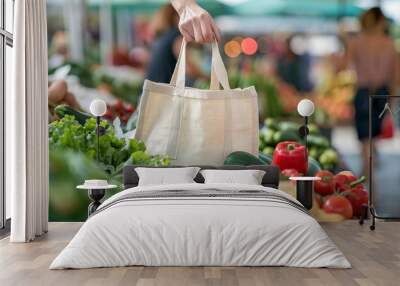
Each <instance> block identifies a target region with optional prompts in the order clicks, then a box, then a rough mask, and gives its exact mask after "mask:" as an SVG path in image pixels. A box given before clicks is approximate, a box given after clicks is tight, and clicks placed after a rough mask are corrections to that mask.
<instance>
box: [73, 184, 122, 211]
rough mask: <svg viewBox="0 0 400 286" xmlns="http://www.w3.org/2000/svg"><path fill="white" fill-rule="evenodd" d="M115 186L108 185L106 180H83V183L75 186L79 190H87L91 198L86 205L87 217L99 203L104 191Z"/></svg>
mask: <svg viewBox="0 0 400 286" xmlns="http://www.w3.org/2000/svg"><path fill="white" fill-rule="evenodd" d="M116 187H117V186H116V185H109V184H108V183H107V181H106V180H85V183H84V184H83V185H79V186H77V187H76V188H77V189H79V190H87V192H88V196H89V199H90V200H91V203H90V204H89V206H88V217H89V216H90V215H91V214H92V213H94V212H95V211H96V210H97V208H98V207H99V206H100V205H101V199H102V198H103V197H104V195H105V194H106V191H107V190H110V189H115V188H116Z"/></svg>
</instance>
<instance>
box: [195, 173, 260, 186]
mask: <svg viewBox="0 0 400 286" xmlns="http://www.w3.org/2000/svg"><path fill="white" fill-rule="evenodd" d="M200 173H201V175H202V176H203V177H204V183H205V184H213V183H224V184H229V183H230V184H246V185H261V182H262V179H263V177H264V175H265V171H262V170H202V171H201V172H200Z"/></svg>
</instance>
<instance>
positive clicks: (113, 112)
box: [104, 99, 135, 124]
mask: <svg viewBox="0 0 400 286" xmlns="http://www.w3.org/2000/svg"><path fill="white" fill-rule="evenodd" d="M134 111H135V108H134V107H133V105H132V104H124V103H123V101H122V100H120V99H118V100H117V101H116V102H115V104H114V105H113V106H111V105H107V111H106V114H104V117H105V118H107V119H108V120H110V121H114V119H115V118H117V117H118V118H119V119H120V120H121V122H122V123H123V124H126V123H128V120H129V118H130V117H131V116H132V113H133V112H134Z"/></svg>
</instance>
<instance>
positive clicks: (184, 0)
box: [171, 0, 197, 16]
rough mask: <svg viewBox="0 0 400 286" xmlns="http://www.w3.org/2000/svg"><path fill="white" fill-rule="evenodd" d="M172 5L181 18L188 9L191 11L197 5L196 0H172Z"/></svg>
mask: <svg viewBox="0 0 400 286" xmlns="http://www.w3.org/2000/svg"><path fill="white" fill-rule="evenodd" d="M171 4H172V6H173V7H174V8H175V10H176V12H177V13H178V14H179V16H180V15H182V13H183V12H184V11H185V10H186V9H188V8H189V9H191V8H193V7H195V6H196V5H197V4H196V1H195V0H172V1H171Z"/></svg>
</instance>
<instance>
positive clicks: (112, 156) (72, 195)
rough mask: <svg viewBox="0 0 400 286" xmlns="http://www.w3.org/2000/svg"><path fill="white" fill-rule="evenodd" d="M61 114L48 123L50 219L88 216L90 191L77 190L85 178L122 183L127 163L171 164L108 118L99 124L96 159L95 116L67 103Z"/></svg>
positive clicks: (81, 219)
mask: <svg viewBox="0 0 400 286" xmlns="http://www.w3.org/2000/svg"><path fill="white" fill-rule="evenodd" d="M58 113H59V114H61V115H62V118H61V119H59V120H57V121H54V122H52V123H51V124H50V125H49V145H50V208H49V219H50V221H83V220H85V219H86V217H87V206H88V203H89V202H88V198H87V194H86V192H83V191H76V190H75V187H76V186H77V185H79V184H82V183H83V182H84V180H87V179H106V180H108V181H109V182H110V183H113V184H116V185H121V183H122V169H123V167H124V166H125V165H126V164H137V165H151V166H166V165H169V159H168V158H167V157H163V156H159V155H151V154H149V153H147V152H146V146H145V144H144V143H143V142H140V141H137V140H135V139H131V138H127V136H125V134H124V133H123V131H122V129H120V126H119V125H118V124H115V125H114V126H113V125H111V124H110V123H109V122H108V121H105V120H102V121H101V123H100V125H101V126H103V127H104V128H105V134H103V135H101V136H100V139H99V151H100V152H99V162H97V160H96V155H97V136H96V119H95V118H93V117H91V116H90V115H89V114H85V113H81V112H77V111H75V110H73V109H71V108H69V107H65V106H62V107H59V108H58ZM71 114H74V115H71ZM75 116H76V117H75ZM78 119H79V120H78ZM116 191H119V190H116ZM114 193H115V192H114V191H110V192H107V195H112V194H114Z"/></svg>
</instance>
